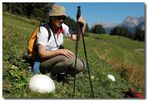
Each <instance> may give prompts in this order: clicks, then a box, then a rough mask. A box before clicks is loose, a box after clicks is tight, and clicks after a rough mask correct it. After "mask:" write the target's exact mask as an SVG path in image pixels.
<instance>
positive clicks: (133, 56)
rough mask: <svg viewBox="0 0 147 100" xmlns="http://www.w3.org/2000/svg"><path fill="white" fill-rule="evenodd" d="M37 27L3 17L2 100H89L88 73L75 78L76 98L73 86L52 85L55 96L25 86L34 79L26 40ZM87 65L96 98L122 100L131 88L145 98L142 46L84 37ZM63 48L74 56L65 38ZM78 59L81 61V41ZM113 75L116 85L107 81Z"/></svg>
mask: <svg viewBox="0 0 147 100" xmlns="http://www.w3.org/2000/svg"><path fill="white" fill-rule="evenodd" d="M37 26H38V25H37V24H34V23H32V21H30V20H28V19H27V20H26V19H25V18H20V17H18V16H12V15H10V14H8V13H3V97H4V98H90V96H91V89H90V84H89V79H88V72H87V69H85V71H83V72H82V73H80V74H78V75H77V80H76V91H75V96H74V97H72V94H73V82H71V83H70V84H64V85H63V84H62V83H58V82H56V81H55V86H56V90H55V93H48V94H39V93H34V92H32V91H30V89H29V87H28V82H29V80H30V78H31V77H32V76H33V73H32V72H30V71H29V69H28V68H29V66H30V65H29V64H27V63H26V62H25V61H24V60H23V59H22V57H23V55H26V54H27V50H26V49H27V48H26V47H27V40H28V38H29V36H30V34H31V32H32V31H33V30H34V29H35V27H37ZM85 43H86V48H87V55H88V62H89V67H90V72H91V79H92V84H93V87H94V88H93V91H94V96H95V98H124V94H123V92H125V91H128V89H129V88H134V89H136V90H137V91H138V92H140V93H142V94H143V95H144V91H145V86H144V80H145V78H144V77H145V73H144V66H145V65H144V63H145V61H144V59H145V58H144V56H145V53H144V51H138V49H141V50H142V49H144V42H139V41H132V40H130V39H128V38H124V37H119V36H109V35H96V34H91V33H89V34H88V36H87V37H85ZM64 46H65V47H66V48H68V49H70V50H72V51H74V52H75V43H74V42H73V41H70V40H69V39H67V38H65V41H64ZM78 57H80V58H83V59H84V58H85V57H84V51H83V45H82V41H80V42H79V49H78ZM108 74H112V75H113V76H114V77H115V78H116V81H115V82H113V81H111V80H109V79H108V78H107V75H108Z"/></svg>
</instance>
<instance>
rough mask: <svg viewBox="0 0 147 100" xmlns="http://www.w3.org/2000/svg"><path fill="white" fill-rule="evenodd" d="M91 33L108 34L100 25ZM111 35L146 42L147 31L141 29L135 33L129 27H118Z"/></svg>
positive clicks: (95, 26)
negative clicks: (146, 33) (146, 34)
mask: <svg viewBox="0 0 147 100" xmlns="http://www.w3.org/2000/svg"><path fill="white" fill-rule="evenodd" d="M90 31H91V32H92V33H95V34H106V32H105V29H104V28H103V26H102V25H100V24H97V25H94V26H93V27H92V28H91V30H90ZM110 35H117V36H124V37H127V38H130V39H133V40H138V41H145V31H144V30H142V29H141V28H136V29H135V32H131V31H130V30H129V29H128V28H127V27H123V26H116V27H114V28H113V29H112V30H111V32H110Z"/></svg>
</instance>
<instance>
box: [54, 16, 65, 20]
mask: <svg viewBox="0 0 147 100" xmlns="http://www.w3.org/2000/svg"><path fill="white" fill-rule="evenodd" d="M55 18H56V19H58V20H65V19H66V17H65V16H55Z"/></svg>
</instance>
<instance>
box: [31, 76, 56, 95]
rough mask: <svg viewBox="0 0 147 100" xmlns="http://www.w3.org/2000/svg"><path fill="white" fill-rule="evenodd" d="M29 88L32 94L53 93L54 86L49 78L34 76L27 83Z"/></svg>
mask: <svg viewBox="0 0 147 100" xmlns="http://www.w3.org/2000/svg"><path fill="white" fill-rule="evenodd" d="M29 88H30V89H31V91H34V92H39V93H50V92H54V91H55V84H54V82H53V80H52V79H51V78H50V77H49V76H47V75H42V74H36V75H34V76H33V77H31V79H30V81H29Z"/></svg>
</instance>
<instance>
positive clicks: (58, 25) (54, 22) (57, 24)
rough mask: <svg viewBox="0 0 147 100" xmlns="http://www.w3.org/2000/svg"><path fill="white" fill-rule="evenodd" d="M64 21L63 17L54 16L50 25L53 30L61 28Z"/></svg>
mask: <svg viewBox="0 0 147 100" xmlns="http://www.w3.org/2000/svg"><path fill="white" fill-rule="evenodd" d="M64 19H65V17H64V16H54V17H52V18H51V22H52V25H53V26H54V27H55V28H61V25H62V23H63V21H64Z"/></svg>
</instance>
